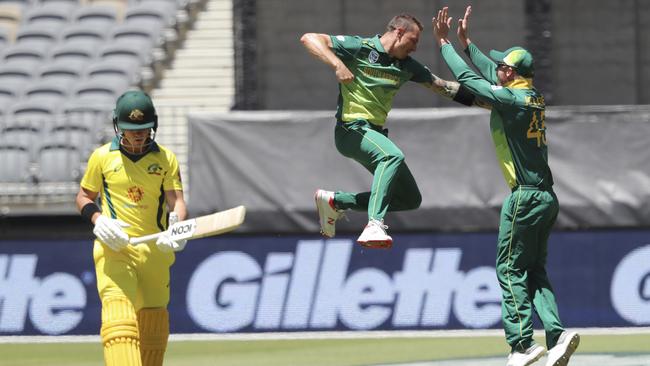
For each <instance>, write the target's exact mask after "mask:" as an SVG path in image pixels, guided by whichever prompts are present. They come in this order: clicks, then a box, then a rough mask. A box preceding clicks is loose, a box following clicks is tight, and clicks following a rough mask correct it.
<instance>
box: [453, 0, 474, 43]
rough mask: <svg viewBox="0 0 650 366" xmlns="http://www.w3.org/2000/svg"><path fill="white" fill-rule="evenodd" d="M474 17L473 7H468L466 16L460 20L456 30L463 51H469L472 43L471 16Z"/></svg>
mask: <svg viewBox="0 0 650 366" xmlns="http://www.w3.org/2000/svg"><path fill="white" fill-rule="evenodd" d="M470 15H472V6H471V5H468V6H467V8H466V9H465V15H464V16H463V17H462V18H461V19H458V29H456V35H457V36H458V41H459V42H460V45H461V46H462V47H463V49H464V50H465V49H467V47H469V45H470V44H472V41H471V40H470V39H469V16H470Z"/></svg>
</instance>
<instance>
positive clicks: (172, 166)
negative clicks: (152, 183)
mask: <svg viewBox="0 0 650 366" xmlns="http://www.w3.org/2000/svg"><path fill="white" fill-rule="evenodd" d="M163 189H164V190H165V191H182V190H183V183H182V180H181V170H180V168H179V166H178V160H177V159H176V155H174V154H172V153H170V154H169V173H168V174H166V175H165V178H164V179H163Z"/></svg>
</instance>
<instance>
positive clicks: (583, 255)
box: [0, 230, 650, 335]
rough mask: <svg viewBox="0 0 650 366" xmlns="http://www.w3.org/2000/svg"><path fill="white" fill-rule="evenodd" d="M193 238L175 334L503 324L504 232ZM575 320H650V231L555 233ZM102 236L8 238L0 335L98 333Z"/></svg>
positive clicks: (559, 270) (553, 271) (178, 285)
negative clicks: (499, 272)
mask: <svg viewBox="0 0 650 366" xmlns="http://www.w3.org/2000/svg"><path fill="white" fill-rule="evenodd" d="M354 239H355V237H350V236H341V237H337V238H335V239H329V240H324V239H321V238H320V237H318V236H279V237H278V236H273V237H271V236H268V237H265V236H220V237H213V238H205V239H199V240H194V241H191V242H189V243H188V245H187V247H186V249H185V250H184V251H183V252H180V253H177V256H176V262H175V264H174V265H173V267H172V270H171V277H172V278H171V283H170V292H171V299H170V303H169V307H168V309H169V312H170V322H171V331H172V333H231V332H237V333H241V332H291V331H334V330H336V331H346V330H436V329H488V328H500V327H501V305H500V299H501V290H500V288H499V285H498V283H497V279H496V273H495V250H496V233H479V234H402V235H400V234H394V235H393V239H394V246H393V248H392V249H390V250H377V249H375V250H371V249H365V248H362V247H360V246H358V245H357V244H356V243H355V241H354ZM547 272H548V274H549V277H550V279H551V282H552V284H553V287H554V290H555V294H556V296H557V300H558V306H559V310H560V316H561V317H562V319H563V322H564V323H565V326H567V327H626V326H627V327H634V326H646V327H647V326H650V231H642V230H636V231H597V232H596V231H594V232H555V233H553V234H552V235H551V238H550V242H549V257H548V264H547ZM100 309H101V306H100V302H99V298H98V295H97V290H96V278H95V271H94V267H93V260H92V242H91V241H0V335H55V334H66V335H68V334H69V335H73V334H75V335H76V334H98V332H99V328H100V311H101V310H100Z"/></svg>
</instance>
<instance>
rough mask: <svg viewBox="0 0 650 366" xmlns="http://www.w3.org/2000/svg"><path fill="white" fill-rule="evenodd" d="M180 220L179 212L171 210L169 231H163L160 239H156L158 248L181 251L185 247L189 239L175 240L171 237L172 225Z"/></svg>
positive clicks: (166, 250) (167, 251) (162, 250)
mask: <svg viewBox="0 0 650 366" xmlns="http://www.w3.org/2000/svg"><path fill="white" fill-rule="evenodd" d="M177 222H178V214H177V213H176V212H170V213H169V227H168V229H167V231H165V232H164V233H162V235H160V236H159V237H158V240H156V245H157V246H158V249H160V251H161V252H166V253H169V252H172V251H173V252H180V251H181V250H183V249H185V245H186V244H187V239H176V240H173V239H172V238H171V234H170V230H171V227H172V225H174V224H175V223H177Z"/></svg>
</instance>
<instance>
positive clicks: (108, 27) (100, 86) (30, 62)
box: [0, 0, 232, 207]
mask: <svg viewBox="0 0 650 366" xmlns="http://www.w3.org/2000/svg"><path fill="white" fill-rule="evenodd" d="M213 3H215V4H217V5H216V11H217V12H218V13H219V15H218V16H216V17H215V16H214V15H211V14H214V11H215V10H214V9H211V8H215V5H210V4H213ZM231 12H232V5H231V3H230V0H24V1H2V2H0V50H1V51H0V131H1V132H2V136H1V137H0V150H1V151H2V152H1V155H0V156H1V158H2V159H8V158H13V157H16V159H14V163H12V164H11V166H10V165H6V166H7V167H8V170H4V169H3V173H2V175H1V176H0V186H2V189H0V205H3V204H6V203H7V202H16V201H15V200H14V199H15V198H16V197H18V196H20V200H19V202H20V203H21V204H23V203H27V204H29V202H41V203H42V202H59V201H66V202H68V200H69V199H70V195H71V194H73V193H76V189H78V185H77V184H78V179H79V178H80V176H81V174H82V172H83V168H84V166H85V159H86V158H87V157H88V154H89V153H90V152H91V151H92V149H94V148H95V147H97V146H98V145H100V144H102V143H105V142H107V141H108V140H109V139H110V138H111V137H112V136H113V134H114V131H113V130H112V125H111V123H110V114H111V111H112V108H113V107H114V103H115V99H116V98H117V96H118V95H120V94H121V93H122V92H124V91H126V90H128V89H129V88H134V87H139V88H142V89H144V90H145V91H148V92H150V93H158V95H159V97H160V101H158V100H157V99H156V97H154V100H156V105H157V107H159V114H160V113H161V111H162V113H163V116H162V117H161V118H167V117H166V116H165V115H164V114H165V113H167V114H168V116H169V118H170V121H165V124H166V130H168V131H174V130H182V132H181V133H176V132H175V133H174V136H179V138H176V137H174V138H173V139H166V137H165V136H164V135H162V136H159V137H157V140H158V141H160V142H161V143H163V144H171V145H172V146H171V147H172V148H174V149H177V150H180V152H181V153H180V155H182V156H185V154H186V151H187V148H186V146H187V140H186V135H187V134H186V132H185V129H186V121H185V114H186V113H187V111H188V109H187V108H181V107H179V105H182V104H183V103H184V102H185V101H186V97H185V94H187V90H188V89H187V87H190V85H189V84H188V83H187V82H183V81H181V80H182V77H181V78H179V76H174V73H177V75H183V73H185V74H186V75H187V74H188V73H193V75H196V76H191V77H190V79H194V80H196V81H199V82H205V80H200V79H207V80H210V79H214V78H213V76H212V74H213V73H214V72H211V71H209V70H208V69H209V67H208V66H207V65H208V64H209V61H208V59H212V58H216V59H219V56H220V55H218V54H217V53H216V51H213V49H214V45H212V44H208V43H210V38H209V37H210V36H208V34H211V33H212V34H213V33H214V32H215V29H216V28H215V26H214V24H215V23H220V25H219V28H218V29H219V30H220V31H225V32H227V33H229V34H230V33H232V21H231V18H232V14H231ZM204 16H205V17H207V20H206V18H203V19H202V17H204ZM224 20H225V21H224ZM196 26H198V27H196ZM195 28H196V29H195ZM187 37H192V38H193V40H192V42H188V43H187V45H188V46H189V47H190V48H191V49H192V50H193V51H192V50H190V51H189V52H187V51H186V52H183V53H179V52H178V51H180V50H182V49H183V48H186V47H185V45H186V38H187ZM197 39H198V40H197ZM217 47H219V46H218V45H217ZM229 47H230V48H229V49H228V50H227V52H226V57H227V58H228V57H229V58H232V49H231V48H232V47H231V45H230V46H229ZM188 53H189V54H190V56H189V61H182V60H181V61H180V62H176V59H175V56H176V55H180V56H181V57H183V58H186V59H187V57H188V55H187V54H188ZM215 56H216V57H215ZM216 68H222V66H221V64H220V62H217V66H216ZM180 70H188V71H180ZM179 72H180V73H179ZM198 72H204V73H203V75H202V76H203V77H202V78H199V77H198ZM167 75H170V76H171V77H172V79H174V78H176V80H178V82H179V83H180V84H183V85H182V86H181V89H179V94H178V96H177V97H174V94H175V93H176V92H173V91H172V92H170V91H169V87H170V86H172V87H173V84H174V83H173V82H165V85H164V86H163V85H162V80H163V76H167ZM212 83H213V84H212V85H214V86H217V85H220V84H223V83H217V82H214V81H213V82H212ZM225 85H226V86H227V87H229V86H230V85H232V82H229V83H226V84H225ZM156 87H162V88H161V89H160V91H155V90H154V88H156ZM192 89H194V87H192ZM156 90H158V89H156ZM202 90H206V89H205V88H204V89H202ZM195 94H196V93H195ZM226 98H228V97H226ZM174 100H175V101H174ZM213 102H214V100H213V99H212V95H210V94H208V95H206V96H205V98H202V100H201V102H200V107H199V108H205V109H206V110H207V109H209V107H210V105H211V104H213ZM217 104H218V105H220V106H223V107H218V108H217V109H218V110H224V109H228V107H229V105H230V101H229V100H228V101H227V102H219V101H217ZM197 107H198V106H197ZM166 108H167V110H168V112H165V109H166ZM171 109H173V111H171ZM181 159H185V160H186V158H185V157H181ZM3 161H4V160H3ZM182 169H185V168H182ZM5 182H6V183H9V182H11V184H5V185H3V183H5ZM34 192H36V193H34ZM3 207H4V206H3ZM21 207H22V206H21Z"/></svg>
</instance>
